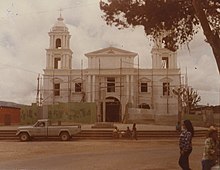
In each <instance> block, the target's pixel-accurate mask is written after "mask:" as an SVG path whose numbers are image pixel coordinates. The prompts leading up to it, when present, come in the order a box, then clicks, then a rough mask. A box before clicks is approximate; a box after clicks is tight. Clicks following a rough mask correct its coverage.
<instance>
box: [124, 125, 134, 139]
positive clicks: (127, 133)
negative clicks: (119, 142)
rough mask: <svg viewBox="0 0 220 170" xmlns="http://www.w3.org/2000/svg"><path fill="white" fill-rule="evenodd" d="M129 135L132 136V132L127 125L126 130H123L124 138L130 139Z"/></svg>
mask: <svg viewBox="0 0 220 170" xmlns="http://www.w3.org/2000/svg"><path fill="white" fill-rule="evenodd" d="M131 136H132V132H131V130H130V128H129V126H128V127H127V130H126V131H125V138H128V139H131Z"/></svg>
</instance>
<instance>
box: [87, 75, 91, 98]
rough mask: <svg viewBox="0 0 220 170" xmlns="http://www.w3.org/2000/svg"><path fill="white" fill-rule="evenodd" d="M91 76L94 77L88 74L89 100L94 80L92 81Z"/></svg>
mask: <svg viewBox="0 0 220 170" xmlns="http://www.w3.org/2000/svg"><path fill="white" fill-rule="evenodd" d="M91 78H92V76H91V75H89V76H88V84H87V87H88V102H91V95H92V90H91V87H92V81H91Z"/></svg>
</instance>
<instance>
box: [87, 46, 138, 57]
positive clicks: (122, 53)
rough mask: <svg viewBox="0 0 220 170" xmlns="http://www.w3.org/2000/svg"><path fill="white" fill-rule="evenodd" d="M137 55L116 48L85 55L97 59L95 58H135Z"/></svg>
mask: <svg viewBox="0 0 220 170" xmlns="http://www.w3.org/2000/svg"><path fill="white" fill-rule="evenodd" d="M136 55H137V53H134V52H131V51H126V50H123V49H119V48H115V47H108V48H103V49H101V50H97V51H93V52H90V53H87V54H85V56H87V57H95V56H103V57H104V56H131V57H135V56H136Z"/></svg>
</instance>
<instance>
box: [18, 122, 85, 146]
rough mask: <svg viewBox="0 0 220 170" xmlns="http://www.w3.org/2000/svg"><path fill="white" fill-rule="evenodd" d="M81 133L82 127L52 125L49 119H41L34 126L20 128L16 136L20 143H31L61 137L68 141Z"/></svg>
mask: <svg viewBox="0 0 220 170" xmlns="http://www.w3.org/2000/svg"><path fill="white" fill-rule="evenodd" d="M80 132H81V125H79V124H77V125H52V124H51V121H50V120H48V119H40V120H38V121H37V122H36V123H35V124H34V125H32V126H23V127H18V129H17V133H16V136H18V137H19V139H20V141H22V142H24V141H29V140H30V139H33V138H38V137H45V138H49V137H59V138H60V139H61V140H62V141H68V140H70V139H71V137H72V136H74V135H76V134H78V133H80Z"/></svg>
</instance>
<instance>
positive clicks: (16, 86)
mask: <svg viewBox="0 0 220 170" xmlns="http://www.w3.org/2000/svg"><path fill="white" fill-rule="evenodd" d="M60 11H61V14H62V17H63V18H64V22H65V23H66V25H67V27H68V29H69V32H70V34H71V45H70V46H71V49H72V51H73V59H72V62H73V63H72V66H73V68H80V65H81V64H80V63H81V60H83V63H84V67H86V64H87V61H86V57H85V56H84V54H86V53H88V52H92V51H96V50H99V49H102V48H106V47H109V46H113V47H116V48H122V49H124V50H127V51H132V52H136V53H138V55H139V61H140V63H141V64H140V67H141V68H151V67H152V65H151V53H150V52H151V49H152V46H153V43H152V42H151V41H150V40H149V38H148V37H146V36H145V33H144V30H143V28H142V27H137V28H128V29H124V30H118V29H117V28H116V27H110V26H108V25H106V23H105V21H104V20H103V19H102V18H101V16H102V14H103V13H102V12H101V10H100V9H99V0H56V1H54V0H46V1H45V0H38V1H36V0H19V1H17V0H0V25H1V26H0V75H1V81H0V101H10V102H15V103H20V104H31V103H34V102H36V94H37V77H38V75H42V74H43V69H44V68H45V65H46V50H45V49H46V48H48V47H49V36H48V32H49V31H50V29H51V28H52V26H53V25H54V23H55V22H56V20H57V18H58V17H59V15H60ZM204 40H205V37H204V35H203V32H202V30H201V31H200V32H199V33H198V34H197V35H196V36H195V37H194V39H193V41H192V42H191V43H190V44H189V48H188V47H187V46H182V47H181V48H180V50H178V66H179V67H180V68H181V72H182V74H185V75H187V77H188V85H189V86H190V87H192V88H194V89H195V90H196V91H197V92H198V94H199V95H200V96H201V102H200V103H199V104H203V105H219V104H220V75H219V72H218V69H217V65H216V62H215V59H214V56H213V54H212V51H211V48H210V46H209V44H207V43H206V42H205V41H204Z"/></svg>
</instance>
